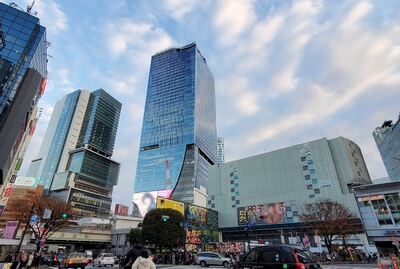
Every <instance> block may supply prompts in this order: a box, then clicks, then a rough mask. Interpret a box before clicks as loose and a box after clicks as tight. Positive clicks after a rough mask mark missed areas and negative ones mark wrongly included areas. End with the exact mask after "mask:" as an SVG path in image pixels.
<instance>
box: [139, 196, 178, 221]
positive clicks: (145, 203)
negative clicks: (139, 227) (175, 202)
mask: <svg viewBox="0 0 400 269" xmlns="http://www.w3.org/2000/svg"><path fill="white" fill-rule="evenodd" d="M171 192H172V190H159V191H148V192H137V193H134V194H133V198H132V202H133V203H134V205H135V206H137V208H138V209H139V212H140V215H141V216H142V217H143V218H144V217H145V216H146V214H147V212H149V211H150V210H152V209H155V208H156V207H157V197H162V198H169V197H170V196H171Z"/></svg>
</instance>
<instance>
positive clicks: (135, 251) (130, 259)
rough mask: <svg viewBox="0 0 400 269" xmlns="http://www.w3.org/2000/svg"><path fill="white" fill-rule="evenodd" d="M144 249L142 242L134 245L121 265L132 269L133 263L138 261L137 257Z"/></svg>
mask: <svg viewBox="0 0 400 269" xmlns="http://www.w3.org/2000/svg"><path fill="white" fill-rule="evenodd" d="M142 250H143V244H142V243H136V244H134V245H133V247H132V248H131V249H130V250H129V251H128V252H127V253H126V254H125V257H124V260H123V261H122V263H121V264H120V267H121V268H124V269H130V268H131V266H132V264H133V263H134V262H135V261H136V259H137V257H139V255H140V253H141V251H142Z"/></svg>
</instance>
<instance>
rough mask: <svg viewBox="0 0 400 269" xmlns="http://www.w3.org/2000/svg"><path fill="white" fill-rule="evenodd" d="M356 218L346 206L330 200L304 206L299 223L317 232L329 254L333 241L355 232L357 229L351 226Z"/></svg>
mask: <svg viewBox="0 0 400 269" xmlns="http://www.w3.org/2000/svg"><path fill="white" fill-rule="evenodd" d="M357 218H358V217H357V215H356V214H355V213H353V212H351V211H350V210H349V209H348V208H347V207H346V206H344V205H342V204H340V203H338V202H336V201H332V200H330V199H324V200H317V201H315V202H313V203H309V204H305V205H304V206H303V209H302V212H301V214H300V215H299V220H300V221H302V222H304V223H306V224H308V225H309V226H310V227H311V228H312V229H314V230H315V231H318V235H319V236H320V237H321V239H322V240H323V241H324V242H325V245H326V247H327V248H328V250H329V252H331V251H332V242H333V241H335V240H336V239H344V238H345V237H346V236H348V235H350V234H353V233H356V232H357V227H355V225H353V224H354V220H355V219H357Z"/></svg>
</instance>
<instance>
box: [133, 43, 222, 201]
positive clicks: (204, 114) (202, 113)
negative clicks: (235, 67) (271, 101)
mask: <svg viewBox="0 0 400 269" xmlns="http://www.w3.org/2000/svg"><path fill="white" fill-rule="evenodd" d="M214 84H215V83H214V77H213V75H212V74H211V71H210V69H209V68H208V66H207V62H206V60H205V58H204V57H203V56H202V55H201V53H200V52H199V50H198V48H197V46H196V44H195V43H192V44H190V45H187V46H185V47H182V48H171V49H167V50H165V51H163V52H160V53H157V54H155V55H154V56H153V57H152V60H151V66H150V74H149V82H148V88H147V96H146V104H145V111H144V117H143V125H142V134H141V140H140V151H139V158H138V164H137V170H136V178H135V185H134V192H135V193H137V192H147V191H156V190H165V189H170V188H172V189H174V192H173V194H172V197H173V198H174V199H176V200H181V201H184V202H193V191H194V188H195V187H196V188H200V186H202V187H204V188H205V189H207V174H208V172H207V170H208V166H209V165H210V164H214V163H215V162H216V148H217V136H216V115H215V86H214ZM167 161H168V162H167ZM167 163H168V165H167ZM167 167H168V169H167Z"/></svg>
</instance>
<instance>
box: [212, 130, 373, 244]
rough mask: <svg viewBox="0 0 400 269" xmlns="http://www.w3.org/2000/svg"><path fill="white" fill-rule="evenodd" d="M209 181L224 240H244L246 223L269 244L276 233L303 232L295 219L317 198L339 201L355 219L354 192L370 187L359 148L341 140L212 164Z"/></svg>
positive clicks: (278, 239)
mask: <svg viewBox="0 0 400 269" xmlns="http://www.w3.org/2000/svg"><path fill="white" fill-rule="evenodd" d="M208 180H209V188H208V190H209V196H208V201H207V203H208V207H209V208H212V209H214V210H217V211H218V214H219V228H220V230H222V234H223V240H224V241H239V240H242V241H243V238H244V233H245V232H244V228H245V227H246V225H247V224H248V223H249V222H250V223H251V226H252V227H251V230H252V232H251V233H250V237H251V239H252V240H259V239H260V238H262V240H263V241H271V242H274V241H278V242H279V241H280V233H282V234H283V235H284V236H285V238H287V237H289V236H293V237H294V235H295V234H296V233H302V234H304V229H303V230H301V229H300V228H299V227H300V226H301V224H300V223H299V218H298V215H299V214H300V212H301V207H302V206H303V204H305V203H310V202H313V201H315V200H317V199H325V198H330V199H332V200H334V201H338V202H340V203H342V204H344V205H346V206H347V207H348V208H349V209H350V210H351V211H353V212H354V213H356V214H357V215H359V213H358V208H357V203H356V201H355V199H354V195H353V193H352V188H353V186H358V185H362V184H370V183H371V179H370V176H369V173H368V170H367V167H366V165H365V162H364V158H363V155H362V153H361V150H360V148H359V147H358V146H357V145H356V144H355V143H354V142H352V141H351V140H348V139H346V138H343V137H338V138H335V139H330V140H328V139H326V138H322V139H319V140H315V141H311V142H308V143H303V144H298V145H294V146H291V147H287V148H283V149H279V150H276V151H272V152H268V153H264V154H260V155H256V156H252V157H248V158H244V159H240V160H237V161H233V162H228V163H225V164H219V165H214V166H212V167H211V168H210V170H209V179H208ZM250 211H251V212H254V214H252V213H250V214H249V212H250ZM249 215H252V216H254V217H253V218H254V219H249V217H248V216H249ZM358 221H359V224H360V225H361V222H360V220H358ZM277 231H280V232H277ZM309 232H312V234H310V237H312V235H313V234H314V231H309Z"/></svg>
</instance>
